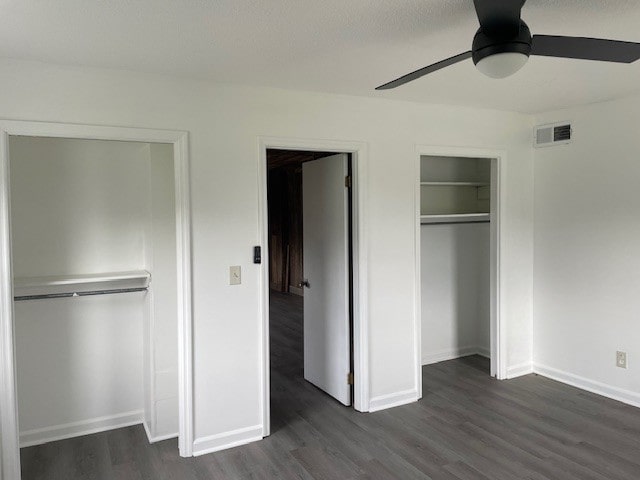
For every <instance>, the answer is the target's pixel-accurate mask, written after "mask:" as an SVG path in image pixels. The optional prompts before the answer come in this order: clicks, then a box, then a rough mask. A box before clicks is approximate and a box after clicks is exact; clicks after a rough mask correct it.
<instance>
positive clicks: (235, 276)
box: [229, 265, 242, 285]
mask: <svg viewBox="0 0 640 480" xmlns="http://www.w3.org/2000/svg"><path fill="white" fill-rule="evenodd" d="M241 283H242V278H241V271H240V266H239V265H236V266H234V267H229V285H240V284H241Z"/></svg>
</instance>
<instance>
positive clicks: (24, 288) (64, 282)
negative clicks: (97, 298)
mask: <svg viewBox="0 0 640 480" xmlns="http://www.w3.org/2000/svg"><path fill="white" fill-rule="evenodd" d="M150 280H151V274H150V273H149V272H147V271H146V270H134V271H129V272H109V273H97V274H84V275H56V276H48V277H16V278H14V280H13V294H14V297H16V298H17V297H41V296H46V295H53V296H64V295H65V294H75V293H77V294H81V293H88V292H114V291H120V290H122V291H136V290H144V289H146V288H148V287H149V282H150Z"/></svg>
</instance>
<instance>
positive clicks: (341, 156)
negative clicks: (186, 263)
mask: <svg viewBox="0 0 640 480" xmlns="http://www.w3.org/2000/svg"><path fill="white" fill-rule="evenodd" d="M266 162H267V165H266V166H267V179H266V180H267V206H268V208H267V213H268V215H267V217H268V248H267V252H266V255H265V257H267V260H268V276H269V277H268V278H269V285H268V288H269V302H268V308H269V331H268V334H269V335H268V339H269V351H270V367H269V368H270V370H269V375H270V381H271V389H270V404H271V409H270V413H271V419H272V421H273V424H274V425H279V424H282V423H283V422H287V421H288V418H289V417H288V416H289V415H290V412H292V411H296V410H301V409H303V408H304V409H312V408H313V407H314V406H316V407H318V406H319V405H323V404H324V403H325V402H335V401H336V400H337V401H338V402H340V403H341V404H343V405H345V406H351V405H352V403H353V371H354V357H353V248H352V243H353V229H352V208H353V201H352V188H351V181H352V180H351V179H352V172H351V163H352V159H351V155H350V154H349V153H336V152H328V151H298V150H282V149H267V150H266ZM331 397H332V398H331ZM318 408H319V407H318Z"/></svg>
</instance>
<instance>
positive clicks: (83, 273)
mask: <svg viewBox="0 0 640 480" xmlns="http://www.w3.org/2000/svg"><path fill="white" fill-rule="evenodd" d="M8 152H9V167H10V175H9V186H10V192H9V193H10V198H11V208H10V219H11V237H12V238H11V257H12V271H13V297H14V298H13V299H14V304H13V308H14V314H13V327H14V336H15V343H14V357H15V372H16V385H17V402H16V403H17V416H18V427H19V444H20V445H19V446H20V448H21V456H22V459H23V464H24V465H26V466H33V465H34V462H33V461H32V460H33V458H32V457H38V456H39V455H45V456H46V452H51V451H56V449H59V450H60V451H65V448H66V447H64V445H67V444H66V443H63V442H72V444H73V445H75V448H80V449H81V450H82V451H83V452H85V454H86V455H88V458H94V459H97V460H96V461H105V462H107V461H108V459H107V458H102V455H107V453H108V452H109V451H111V449H113V448H117V445H118V444H121V443H123V442H124V443H127V442H132V441H146V442H150V443H154V442H158V441H161V440H167V439H174V438H177V437H179V433H180V431H181V425H180V419H179V417H180V415H179V405H180V400H179V399H180V396H181V393H180V386H179V385H180V381H179V377H180V367H181V364H180V361H179V352H180V346H179V340H178V339H179V338H180V335H179V321H180V319H181V318H182V314H181V312H180V308H181V306H182V299H181V295H180V288H181V285H180V273H179V272H181V268H182V266H183V265H182V264H181V260H180V258H179V255H178V253H177V252H178V251H179V249H178V243H179V241H180V240H179V232H180V229H179V228H178V225H177V222H178V220H177V217H176V204H177V201H176V189H175V171H176V165H175V164H174V144H172V143H149V142H140V141H114V140H93V139H79V138H62V137H56V138H54V137H44V136H43V137H40V136H38V137H36V136H19V135H9V136H8ZM180 227H181V226H180ZM76 437H82V438H76ZM51 442H56V443H55V445H58V446H56V447H53V446H51V445H53V444H51V445H48V444H50V443H51ZM174 443H175V445H173V444H174ZM69 445H71V443H69ZM172 445H173V447H172V448H178V444H177V442H175V441H172ZM52 449H53V450H52ZM105 452H107V453H105ZM107 456H108V455H107ZM25 459H26V460H28V461H25ZM61 461H62V460H61ZM49 464H50V465H53V467H52V468H54V469H57V468H63V466H62V464H61V463H60V462H57V461H53V462H52V463H51V462H50V463H49ZM109 468H110V467H109ZM113 468H115V467H113ZM56 471H57V472H58V473H60V475H62V476H65V478H71V477H72V474H71V472H65V471H64V470H60V471H58V470H56ZM61 478H62V477H61Z"/></svg>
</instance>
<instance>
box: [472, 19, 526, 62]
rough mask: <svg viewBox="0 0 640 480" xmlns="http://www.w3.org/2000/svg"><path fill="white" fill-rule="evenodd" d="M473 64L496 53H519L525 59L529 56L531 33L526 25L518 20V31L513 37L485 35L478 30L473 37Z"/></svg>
mask: <svg viewBox="0 0 640 480" xmlns="http://www.w3.org/2000/svg"><path fill="white" fill-rule="evenodd" d="M471 50H472V58H473V63H474V64H476V65H477V64H478V62H479V61H480V60H482V59H484V58H487V57H490V56H491V55H496V54H498V53H521V54H523V55H526V56H527V57H528V56H529V55H530V54H531V31H530V30H529V27H528V26H527V24H526V23H524V22H523V21H522V20H520V29H519V31H518V34H517V35H516V36H515V37H504V36H501V35H487V34H486V33H485V32H484V31H483V30H482V28H480V29H479V30H478V31H477V32H476V35H475V36H474V37H473V46H472V48H471Z"/></svg>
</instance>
